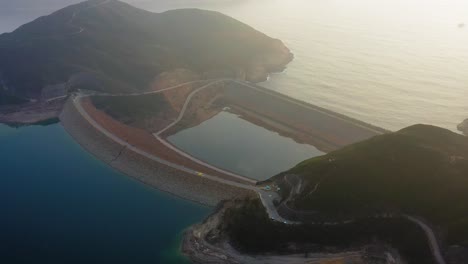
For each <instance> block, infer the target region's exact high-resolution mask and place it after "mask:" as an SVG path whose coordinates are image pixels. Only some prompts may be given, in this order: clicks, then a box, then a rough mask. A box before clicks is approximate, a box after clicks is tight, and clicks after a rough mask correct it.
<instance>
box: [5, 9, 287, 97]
mask: <svg viewBox="0 0 468 264" xmlns="http://www.w3.org/2000/svg"><path fill="white" fill-rule="evenodd" d="M100 1H102V0H95V1H88V2H84V3H81V4H77V5H73V6H70V7H67V8H65V9H62V10H59V11H57V12H55V13H53V14H51V15H50V16H46V17H42V18H39V19H37V20H35V21H33V22H31V23H29V24H26V25H24V26H22V27H20V28H19V29H17V30H16V31H14V32H12V33H8V34H3V35H0V75H1V76H2V79H3V81H4V82H5V85H7V86H8V87H10V94H16V95H19V96H29V97H35V96H37V95H38V94H39V93H40V90H41V88H42V87H43V86H44V85H46V84H55V83H60V82H65V81H67V80H68V78H69V76H70V75H72V74H75V73H79V72H83V71H86V72H91V73H94V74H95V75H96V76H97V77H98V78H99V79H101V80H103V81H104V82H105V84H107V85H106V86H105V89H106V90H107V91H123V90H125V91H130V90H141V89H145V88H146V86H147V85H148V83H149V82H150V81H151V80H152V79H153V77H154V76H156V75H157V74H159V73H161V72H162V71H167V70H172V69H174V68H178V67H185V68H189V69H191V70H194V71H199V72H204V71H209V70H213V69H238V68H243V67H245V65H248V64H249V63H251V60H252V59H253V58H256V57H263V56H268V54H270V53H271V52H275V51H276V50H277V48H278V47H277V44H278V42H277V41H275V40H273V39H271V38H269V37H267V36H266V35H264V34H262V33H260V32H258V31H256V30H254V29H253V28H251V27H249V26H247V25H245V24H243V23H241V22H239V21H237V20H234V19H232V18H230V17H227V16H225V15H222V14H220V13H217V12H211V11H202V10H195V9H187V10H176V11H169V12H165V13H161V14H155V13H151V12H147V11H144V10H140V9H137V8H134V7H132V6H130V5H128V4H125V3H123V2H119V1H111V2H110V3H107V4H105V5H101V6H98V7H95V8H87V7H89V6H91V5H96V4H97V3H99V2H100ZM75 12H77V15H76V17H75V19H74V20H73V22H72V23H71V24H70V23H69V21H70V18H71V17H72V16H73V13H75ZM79 27H82V28H85V31H83V32H82V33H81V34H75V35H71V34H70V33H73V32H78V31H79ZM25 76H27V78H25Z"/></svg>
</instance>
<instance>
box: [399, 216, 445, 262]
mask: <svg viewBox="0 0 468 264" xmlns="http://www.w3.org/2000/svg"><path fill="white" fill-rule="evenodd" d="M405 217H406V219H408V220H410V221H411V222H413V223H415V224H417V225H419V226H420V227H421V228H422V229H423V230H424V232H425V233H426V236H427V240H428V241H429V245H430V247H431V251H432V255H433V256H434V259H435V260H436V262H437V264H446V262H445V260H444V257H443V255H442V252H441V251H440V247H439V243H438V241H437V238H436V235H435V234H434V231H432V229H431V228H430V227H429V226H428V225H427V224H426V223H424V222H423V221H421V220H419V219H418V218H416V217H414V216H410V215H405Z"/></svg>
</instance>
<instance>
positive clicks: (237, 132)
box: [168, 112, 324, 180]
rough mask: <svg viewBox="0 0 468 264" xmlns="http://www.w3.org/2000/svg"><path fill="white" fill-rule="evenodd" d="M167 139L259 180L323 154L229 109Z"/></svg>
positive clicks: (236, 171) (220, 164)
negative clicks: (230, 111)
mask: <svg viewBox="0 0 468 264" xmlns="http://www.w3.org/2000/svg"><path fill="white" fill-rule="evenodd" d="M168 140H169V141H170V142H171V143H172V144H174V145H175V146H177V147H178V148H180V149H182V150H183V151H185V152H187V153H190V154H191V155H192V156H194V157H197V158H198V159H201V160H203V161H206V162H208V163H209V164H212V165H214V166H217V167H219V168H222V169H226V170H229V171H232V172H235V173H237V174H240V175H243V176H246V177H249V178H252V179H256V180H266V179H268V178H271V177H272V176H274V175H276V174H278V173H280V172H283V171H286V170H288V169H290V168H292V167H294V166H295V165H297V164H298V163H299V162H301V161H303V160H306V159H309V158H312V157H315V156H320V155H323V154H324V153H323V152H321V151H319V150H318V149H317V148H315V147H313V146H311V145H307V144H299V143H297V142H295V141H294V140H292V139H290V138H287V137H283V136H281V135H279V134H277V133H275V132H272V131H269V130H267V129H265V128H262V127H259V126H257V125H254V124H252V123H249V122H247V121H245V120H244V119H242V118H240V117H238V116H237V115H235V114H232V113H228V112H221V113H219V114H218V115H216V116H215V117H213V118H211V119H209V120H207V121H205V122H203V123H201V124H200V125H198V126H196V127H192V128H189V129H186V130H183V131H181V132H179V133H177V134H175V135H173V136H171V137H169V138H168Z"/></svg>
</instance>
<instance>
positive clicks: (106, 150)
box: [60, 100, 248, 206]
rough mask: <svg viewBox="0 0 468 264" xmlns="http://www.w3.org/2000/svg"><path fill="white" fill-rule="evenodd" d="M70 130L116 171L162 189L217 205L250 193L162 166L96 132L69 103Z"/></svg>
mask: <svg viewBox="0 0 468 264" xmlns="http://www.w3.org/2000/svg"><path fill="white" fill-rule="evenodd" d="M60 121H61V123H62V125H63V126H64V127H65V129H66V131H67V132H68V133H69V134H70V135H71V136H72V137H73V138H74V139H75V140H76V141H77V142H78V143H79V144H80V145H81V146H82V147H83V148H85V149H86V150H87V151H89V152H91V153H92V154H93V155H94V156H96V157H97V158H98V159H100V160H102V161H104V162H105V163H107V164H108V165H110V166H112V167H113V168H115V169H118V170H119V171H121V172H123V173H125V174H126V175H128V176H131V177H133V178H135V179H137V180H139V181H141V182H143V183H145V184H148V185H150V186H152V187H155V188H157V189H159V190H162V191H166V192H169V193H172V194H174V195H177V196H180V197H182V198H185V199H188V200H192V201H195V202H198V203H202V204H206V205H210V206H214V205H216V204H217V203H218V202H220V201H221V200H225V199H231V198H233V197H236V196H239V195H245V194H246V193H248V191H246V190H243V189H240V188H236V187H233V186H228V185H225V184H222V183H219V182H215V181H212V180H209V179H205V178H203V177H197V176H194V175H191V174H188V173H185V172H181V171H178V170H176V169H173V168H170V167H168V166H166V165H163V164H160V163H158V162H156V161H153V160H151V159H149V158H146V157H144V156H142V155H140V154H137V153H135V152H133V151H131V150H128V149H126V148H125V147H123V146H122V145H120V144H118V143H116V142H115V141H113V140H111V139H110V138H108V137H106V136H105V135H104V134H102V133H101V132H100V131H98V130H97V129H95V128H94V127H93V126H92V125H91V124H90V123H89V122H87V120H86V119H84V118H83V117H82V116H81V114H80V113H79V112H78V111H77V109H76V108H75V106H74V104H73V102H72V101H71V100H69V101H68V102H67V103H66V104H65V107H64V109H63V111H62V113H61V115H60Z"/></svg>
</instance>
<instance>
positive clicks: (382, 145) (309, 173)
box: [280, 125, 468, 247]
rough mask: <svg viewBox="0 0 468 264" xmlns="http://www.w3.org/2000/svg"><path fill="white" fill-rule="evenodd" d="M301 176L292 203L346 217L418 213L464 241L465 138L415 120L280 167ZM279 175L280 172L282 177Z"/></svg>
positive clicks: (467, 192)
mask: <svg viewBox="0 0 468 264" xmlns="http://www.w3.org/2000/svg"><path fill="white" fill-rule="evenodd" d="M286 174H296V175H299V176H300V177H302V178H303V180H304V186H303V189H302V191H301V193H300V194H299V195H297V196H296V197H294V199H292V200H291V202H290V205H291V206H293V207H294V208H297V209H300V210H313V211H316V212H319V213H320V214H322V215H328V216H332V217H340V218H343V217H344V218H348V217H350V216H356V215H368V214H371V215H372V214H375V213H378V212H395V213H406V214H411V215H417V216H421V217H423V218H425V219H426V220H428V221H430V223H432V224H435V225H437V226H439V227H441V229H442V230H443V233H444V234H445V235H446V237H447V242H448V244H450V245H453V244H457V245H463V246H465V247H467V246H468V232H467V231H468V204H467V201H468V140H467V138H466V137H464V136H461V135H459V134H455V133H453V132H450V131H448V130H445V129H442V128H438V127H433V126H425V125H416V126H412V127H409V128H406V129H403V130H401V131H398V132H395V133H391V134H386V135H382V136H377V137H375V138H372V139H369V140H367V141H363V142H361V143H357V144H354V145H350V146H348V147H345V148H343V149H341V150H338V151H335V152H331V153H329V154H327V155H325V156H322V157H318V158H314V159H311V160H307V161H304V162H302V163H300V164H299V165H297V166H296V167H295V168H293V169H291V170H290V171H288V172H286V173H284V174H283V175H286ZM280 178H282V177H280Z"/></svg>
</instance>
